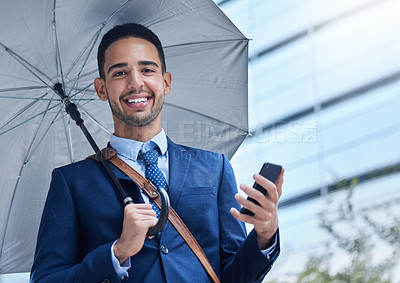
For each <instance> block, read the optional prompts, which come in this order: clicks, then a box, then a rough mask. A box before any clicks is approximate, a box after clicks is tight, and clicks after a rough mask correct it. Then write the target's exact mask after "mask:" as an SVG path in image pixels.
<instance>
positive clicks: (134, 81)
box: [127, 69, 144, 89]
mask: <svg viewBox="0 0 400 283" xmlns="http://www.w3.org/2000/svg"><path fill="white" fill-rule="evenodd" d="M143 84H144V82H143V78H142V75H141V73H140V72H139V71H138V70H136V69H133V70H132V71H131V72H130V74H129V76H128V85H127V87H128V89H141V88H142V87H143Z"/></svg>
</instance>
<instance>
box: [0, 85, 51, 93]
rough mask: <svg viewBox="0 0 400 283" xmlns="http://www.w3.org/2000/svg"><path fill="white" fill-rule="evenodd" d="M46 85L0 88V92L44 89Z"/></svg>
mask: <svg viewBox="0 0 400 283" xmlns="http://www.w3.org/2000/svg"><path fill="white" fill-rule="evenodd" d="M44 88H47V87H46V86H24V87H14V88H2V89H0V92H12V91H22V90H34V89H44Z"/></svg>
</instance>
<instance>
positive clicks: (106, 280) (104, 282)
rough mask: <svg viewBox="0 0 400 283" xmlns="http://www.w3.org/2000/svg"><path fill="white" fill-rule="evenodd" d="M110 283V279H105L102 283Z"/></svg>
mask: <svg viewBox="0 0 400 283" xmlns="http://www.w3.org/2000/svg"><path fill="white" fill-rule="evenodd" d="M110 282H111V281H110V279H108V278H104V279H103V282H102V283H110Z"/></svg>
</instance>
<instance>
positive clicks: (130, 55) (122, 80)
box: [95, 37, 171, 131]
mask: <svg viewBox="0 0 400 283" xmlns="http://www.w3.org/2000/svg"><path fill="white" fill-rule="evenodd" d="M104 73H105V78H104V80H101V79H99V81H100V83H98V85H97V86H96V83H95V87H96V91H97V93H98V95H99V97H100V99H102V100H103V101H105V100H108V101H109V104H110V107H111V110H112V113H113V117H114V126H115V130H116V131H118V128H119V127H120V129H121V130H122V129H123V127H125V126H127V125H129V126H134V127H144V126H148V125H151V124H153V123H156V124H157V125H158V124H159V126H160V127H161V117H160V112H161V109H162V106H163V103H164V96H165V95H166V94H168V93H169V91H170V84H171V75H170V73H164V74H163V73H162V67H161V61H160V59H159V56H158V52H157V49H156V47H155V46H154V45H153V44H151V43H150V42H149V41H147V40H144V39H140V38H134V37H129V38H125V39H120V40H118V41H115V42H113V43H112V44H111V45H110V46H109V47H108V48H107V49H106V52H105V62H104Z"/></svg>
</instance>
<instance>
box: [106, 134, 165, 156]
mask: <svg viewBox="0 0 400 283" xmlns="http://www.w3.org/2000/svg"><path fill="white" fill-rule="evenodd" d="M110 145H111V146H112V147H113V148H114V149H116V150H117V152H118V154H120V155H122V156H124V157H126V158H128V159H131V160H134V161H136V160H137V156H138V153H139V151H140V150H141V148H142V147H147V148H148V150H152V149H156V148H157V147H158V148H159V149H160V152H161V154H162V155H165V154H166V152H167V148H168V143H167V136H166V134H165V132H164V130H163V129H161V132H160V133H158V134H157V135H156V136H155V137H153V138H152V139H151V140H149V141H147V142H145V143H143V142H139V141H135V140H131V139H125V138H120V137H117V136H115V135H114V134H112V135H111V137H110Z"/></svg>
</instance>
